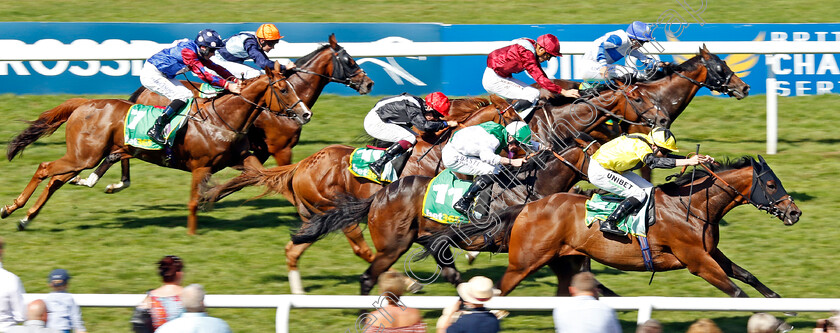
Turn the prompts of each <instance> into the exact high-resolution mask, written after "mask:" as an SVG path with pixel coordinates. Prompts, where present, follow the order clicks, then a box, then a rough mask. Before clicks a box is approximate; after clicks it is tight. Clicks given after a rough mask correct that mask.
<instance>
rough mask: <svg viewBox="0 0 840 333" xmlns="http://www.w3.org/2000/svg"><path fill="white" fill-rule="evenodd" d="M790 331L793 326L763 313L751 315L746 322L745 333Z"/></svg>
mask: <svg viewBox="0 0 840 333" xmlns="http://www.w3.org/2000/svg"><path fill="white" fill-rule="evenodd" d="M792 329H793V326H790V325H789V324H788V323H786V322H784V321H782V320H779V319H776V317H773V315H771V314H769V313H764V312H759V313H756V314H753V315H752V316H751V317H750V320H749V321H747V333H776V332H788V331H790V330H792Z"/></svg>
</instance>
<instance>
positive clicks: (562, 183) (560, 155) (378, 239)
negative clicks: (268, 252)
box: [292, 138, 598, 295]
mask: <svg viewBox="0 0 840 333" xmlns="http://www.w3.org/2000/svg"><path fill="white" fill-rule="evenodd" d="M564 148H565V149H564ZM597 148H598V146H590V143H588V142H584V141H580V140H579V139H577V138H570V139H565V140H563V141H561V142H558V143H557V144H555V145H554V147H553V149H551V150H544V151H542V152H540V153H539V154H538V155H536V156H535V157H532V158H530V159H529V162H528V165H526V166H523V167H522V168H524V169H528V168H529V167H532V166H533V167H534V169H535V170H536V173H537V174H536V175H535V176H531V177H529V178H530V181H525V182H522V183H518V185H516V186H511V187H509V188H506V190H505V191H503V193H504V194H505V195H506V196H504V198H503V199H501V200H494V201H493V206H492V207H491V210H492V209H494V208H496V209H500V208H499V207H506V206H507V205H510V204H514V203H522V201H521V200H522V198H527V197H531V198H534V199H536V198H539V197H540V196H542V195H545V194H548V193H536V192H539V191H546V192H551V193H553V192H554V191H567V190H569V189H570V188H571V187H572V185H573V184H574V183H576V182H577V181H578V180H579V179H580V176H581V174H582V173H581V172H580V170H586V165H585V162H586V161H587V160H588V158H587V157H586V156H587V152H586V150H587V149H591V151H589V153H592V152H594V151H595V150H596V149H597ZM563 161H565V162H563ZM431 180H432V177H428V176H409V177H404V178H400V179H399V180H397V181H396V182H394V183H391V184H390V185H388V186H386V187H384V188H382V189H381V190H379V191H378V192H376V193H375V194H373V195H372V196H370V197H369V198H367V199H362V198H344V200H343V202H342V203H341V204H339V205H337V207H336V208H335V209H333V210H329V211H326V212H325V213H323V214H320V215H315V216H313V217H312V218H311V219H310V220H309V222H308V223H304V224H303V226H302V227H301V229H300V230H298V233H296V234H295V235H292V241H293V242H294V243H295V244H301V243H311V242H314V241H315V240H317V239H318V238H320V237H323V236H324V235H326V234H328V233H330V232H332V231H337V230H341V229H344V228H346V227H348V226H355V225H356V224H357V223H358V221H359V220H362V219H364V218H365V217H367V219H368V230H369V231H370V235H371V239H372V241H373V244H374V246H375V247H376V251H377V252H376V255H375V256H374V258H373V261H372V262H371V265H370V267H369V268H368V269H367V270H366V271H365V273H364V274H363V275H362V277H361V293H362V294H363V295H367V294H368V293H369V292H370V290H371V289H372V288H373V286H374V285H375V283H376V280H377V278H378V276H379V275H380V274H381V273H382V272H385V271H386V270H388V269H389V268H390V267H391V266H392V265H393V264H394V263H395V262H396V261H397V259H399V258H400V256H402V255H403V254H404V253H405V252H406V251H408V250H409V248H410V247H411V244H412V243H415V242H417V243H419V244H422V245H424V246H427V247H433V244H432V243H429V241H430V240H432V239H431V237H430V236H431V235H433V234H436V233H439V232H441V231H442V230H446V229H449V228H450V225H445V224H441V223H438V222H435V221H433V220H430V219H427V218H425V217H423V199H424V196H425V194H426V189H427V188H428V186H429V182H430V181H431ZM514 182H515V183H516V182H518V181H514ZM549 183H551V184H556V185H557V186H556V187H553V186H552V187H545V188H541V187H539V186H537V185H535V184H549ZM508 184H509V183H508ZM508 200H513V201H514V202H508ZM500 210H501V209H500ZM481 248H483V246H482V244H481V241H477V242H475V243H474V244H473V245H472V246H471V247H465V248H464V249H466V250H478V249H481ZM438 250H439V251H440V253H439V254H440V256H435V258H436V259H437V258H438V257H447V258H452V254H451V253H450V252H449V247H448V246H443V247H438ZM582 258H583V257H582ZM439 263H440V264H441V266H442V267H443V271H442V274H444V275H445V276H446V277H447V279H448V280H449V281H450V282H451V283H453V284H457V283H459V282H461V280H460V273H458V271H457V270H456V269H455V267H454V264H453V263H452V262H448V263H447V262H441V261H439ZM415 278H416V277H415Z"/></svg>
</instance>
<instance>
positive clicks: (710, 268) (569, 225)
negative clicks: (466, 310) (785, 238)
mask: <svg viewBox="0 0 840 333" xmlns="http://www.w3.org/2000/svg"><path fill="white" fill-rule="evenodd" d="M704 167H705V168H707V170H702V169H698V170H697V175H696V177H695V178H694V180H693V181H692V177H691V173H685V174H683V175H682V176H680V177H679V178H678V179H677V180H675V181H674V182H671V183H666V184H663V185H660V186H658V187H657V188H656V190H655V194H654V196H655V207H656V209H655V212H656V223H655V224H654V225H653V226H650V227H649V230H648V231H647V237H648V241H649V243H650V248H651V251H652V258H653V267H654V269H655V270H656V271H667V270H675V269H682V268H688V270H689V271H690V272H691V273H692V274H694V275H697V276H699V277H701V278H703V279H704V280H706V281H707V282H709V283H710V284H712V285H714V286H715V287H717V288H718V289H720V290H722V291H723V292H725V293H726V294H728V295H729V296H732V297H747V295H746V294H745V293H744V291H743V290H741V289H740V288H739V287H738V286H737V285H736V284H735V283H733V282H732V280H730V278H736V279H738V280H741V281H743V282H744V283H747V284H749V285H750V286H752V287H753V288H756V289H757V290H758V291H759V292H761V294H762V295H764V296H765V297H780V296H779V295H778V294H777V293H775V292H773V291H772V290H770V288H767V287H766V286H765V285H764V284H762V283H761V282H760V281H758V279H757V278H755V276H753V275H752V274H751V273H750V272H748V271H747V270H745V269H743V268H741V267H740V266H738V265H736V264H735V263H733V262H732V261H731V260H730V259H729V258H727V257H726V255H724V254H723V252H721V250H720V249H718V247H717V245H718V241H719V240H720V225H719V223H720V220H721V219H722V218H723V216H724V215H726V213H727V212H729V211H730V210H732V209H733V208H735V207H737V206H739V205H741V204H745V203H749V204H752V205H753V206H755V207H757V208H758V209H759V210H763V211H766V212H768V213H770V214H772V215H774V216H776V217H777V218H779V219H780V220H782V221H783V222H784V224H785V225H793V224H795V223H796V222H797V221H799V218H800V217H801V215H802V211H801V210H799V208H798V207H797V206H796V204H795V203H794V202H793V198H791V197H790V196H789V195H788V194H787V192H786V191H785V189H784V187H783V186H782V182H781V181H780V180H779V179H778V177H776V175H775V173H774V172H773V170H772V169H770V166H768V165H767V163H766V162H765V161H764V158H762V157H761V156H760V155H759V157H758V161H756V160H755V159H753V158H752V157H743V158H741V159H739V160H736V161H734V162H725V163H723V164H715V165H712V166H711V168H709V167H706V166H704ZM692 191H693V192H692ZM587 199H589V197H586V196H582V195H577V194H571V193H558V194H554V195H551V196H549V197H546V198H543V199H541V200H539V201H535V202H531V203H529V204H527V205H518V206H514V207H510V208H509V209H507V210H506V211H504V212H503V213H501V214H499V216H501V217H502V219H501V220H500V223H499V224H497V225H495V226H494V227H496V228H498V229H500V230H501V231H500V232H498V233H497V235H499V236H498V237H497V238H496V240H497V244H499V243H500V244H502V245H501V246H500V247H498V248H497V250H501V251H507V252H509V256H508V260H509V266H508V268H507V271H506V272H505V275H504V277H502V280H501V281H500V282H499V284H498V286H499V289H500V290H501V291H502V295H507V294H509V293H510V292H511V291H512V290H513V289H514V288H515V287H516V285H517V284H519V283H520V282H521V281H522V280H523V279H524V278H525V277H527V276H528V275H530V274H532V273H533V272H535V271H537V270H538V269H539V268H541V267H543V266H545V265H549V267H551V269H552V270H553V271H554V272H555V274H557V278H558V286H557V294H558V295H566V294H567V293H568V286H569V282H570V281H571V277H572V276H573V275H574V274H575V273H577V272H578V268H577V267H572V266H569V265H568V264H567V261H565V260H564V258H565V256H566V255H568V254H578V253H583V254H586V255H587V256H589V257H590V258H592V259H594V260H596V261H598V262H600V263H602V264H604V265H607V266H611V267H614V268H617V269H620V270H626V271H645V263H644V260H643V259H642V254H641V253H640V252H639V244H638V240H637V239H631V238H627V237H616V236H612V235H605V234H603V233H602V232H601V231H600V230H599V229H598V226H597V225H595V226H594V227H587V226H586V225H585V224H584V222H583V220H584V217H585V216H586V208H585V202H586V200H587ZM689 205H690V210H688V209H687V207H689ZM457 229H458V230H457V233H458V234H460V235H461V236H462V237H464V238H465V239H470V238H481V237H484V236H483V235H485V234H486V228H483V227H482V226H480V225H478V224H470V225H465V226H462V227H460V228H457ZM454 234H455V233H453V232H452V231H449V232H447V233H441V234H439V235H436V237H439V238H442V239H446V237H451V236H452V235H454Z"/></svg>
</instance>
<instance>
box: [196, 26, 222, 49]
mask: <svg viewBox="0 0 840 333" xmlns="http://www.w3.org/2000/svg"><path fill="white" fill-rule="evenodd" d="M195 43H196V44H198V46H204V47H209V48H212V49H220V48H223V47H225V41H224V40H222V36H219V33H218V32H216V30H213V29H204V30H201V31H199V32H198V36H196V37H195Z"/></svg>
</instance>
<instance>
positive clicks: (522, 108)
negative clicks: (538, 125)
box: [510, 99, 534, 123]
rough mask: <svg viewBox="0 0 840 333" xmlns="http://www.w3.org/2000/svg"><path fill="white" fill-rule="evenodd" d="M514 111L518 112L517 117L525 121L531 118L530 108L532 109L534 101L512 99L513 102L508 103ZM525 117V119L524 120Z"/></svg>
mask: <svg viewBox="0 0 840 333" xmlns="http://www.w3.org/2000/svg"><path fill="white" fill-rule="evenodd" d="M510 107H512V108H513V110H514V111H516V113H518V114H519V117H520V118H522V119H523V120H524V121H525V122H526V123H527V122H528V120H531V117H529V116H530V115H531V110H533V109H534V103H532V102H531V101H527V100H524V99H517V100H515V101H513V104H511V105H510ZM525 119H527V120H525Z"/></svg>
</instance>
